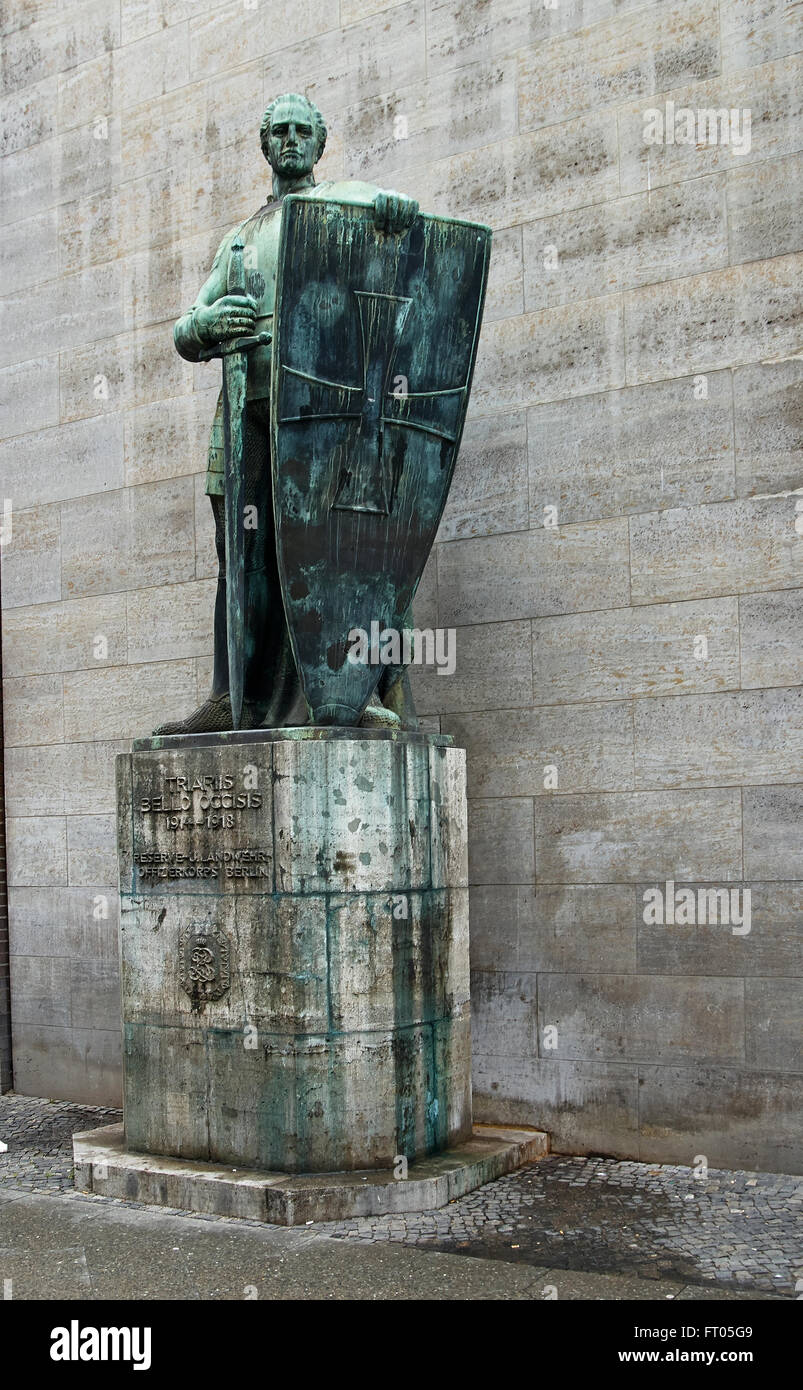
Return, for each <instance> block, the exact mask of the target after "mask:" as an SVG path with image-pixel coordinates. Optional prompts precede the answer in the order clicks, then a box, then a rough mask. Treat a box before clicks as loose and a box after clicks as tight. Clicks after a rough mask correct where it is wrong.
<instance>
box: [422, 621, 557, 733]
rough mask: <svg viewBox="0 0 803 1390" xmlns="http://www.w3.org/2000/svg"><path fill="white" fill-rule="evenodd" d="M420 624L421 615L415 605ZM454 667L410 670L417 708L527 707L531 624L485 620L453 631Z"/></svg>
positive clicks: (530, 685) (451, 710) (444, 711)
mask: <svg viewBox="0 0 803 1390" xmlns="http://www.w3.org/2000/svg"><path fill="white" fill-rule="evenodd" d="M416 625H417V626H421V619H420V618H419V616H418V609H416ZM453 641H454V657H455V669H454V671H453V672H452V673H451V674H449V672H448V670H447V668H446V666H445V665H443V664H441V666H440V667H439V666H438V665H421V666H418V667H414V668H413V670H412V672H411V680H412V683H413V694H414V696H415V704H416V709H417V710H418V711H419V712H420V713H421V714H427V713H428V712H429V711H431V710H438V711H440V712H441V713H442V714H453V713H454V714H457V713H460V712H462V711H463V710H472V709H495V708H496V707H498V706H499V705H507V706H508V707H510V708H515V707H516V706H528V705H531V704H532V699H533V665H532V643H531V640H530V624H529V623H527V622H518V623H499V624H490V623H482V624H479V625H478V626H477V627H460V628H456V629H455V630H454V639H453Z"/></svg>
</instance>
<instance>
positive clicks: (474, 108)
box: [344, 57, 518, 180]
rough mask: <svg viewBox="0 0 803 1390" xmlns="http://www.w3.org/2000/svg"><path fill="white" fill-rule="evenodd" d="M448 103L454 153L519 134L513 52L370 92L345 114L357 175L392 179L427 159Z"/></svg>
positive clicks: (348, 152) (348, 153)
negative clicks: (431, 78)
mask: <svg viewBox="0 0 803 1390" xmlns="http://www.w3.org/2000/svg"><path fill="white" fill-rule="evenodd" d="M444 104H446V106H447V107H448V108H449V110H451V111H452V112H453V113H454V114H453V119H452V130H451V140H450V145H451V148H452V151H453V153H455V154H458V153H462V152H463V151H464V150H471V149H474V148H476V147H477V146H482V145H488V144H491V143H492V142H495V141H498V140H499V141H501V140H504V139H505V138H507V137H510V136H515V135H516V133H517V116H518V111H517V104H516V63H515V59H514V58H513V57H508V58H507V59H503V60H500V61H498V62H493V61H491V62H488V61H483V62H480V63H472V64H470V65H468V66H465V67H461V68H460V69H459V70H458V71H456V72H451V73H449V74H448V75H446V76H444V78H443V81H442V82H439V83H438V84H437V86H436V85H434V84H433V83H431V82H419V83H415V85H413V86H410V87H406V88H405V89H404V91H403V92H399V90H398V87H397V88H396V89H395V90H394V91H392V92H388V93H384V94H382V95H381V96H379V97H378V98H377V97H376V96H372V97H370V98H369V99H368V100H367V101H361V102H359V103H358V105H356V106H353V107H351V108H350V109H349V110H348V112H347V113H346V117H345V120H344V127H345V156H346V163H347V166H348V168H349V169H350V170H351V171H352V173H353V177H354V178H362V179H369V180H371V179H381V178H387V176H388V175H389V174H391V173H393V174H395V173H396V171H397V170H400V169H406V168H407V167H408V166H410V165H421V164H424V163H426V160H427V159H428V158H429V157H430V155H431V152H432V148H433V144H435V145H437V143H438V141H439V137H440V131H441V129H442V125H443V110H444Z"/></svg>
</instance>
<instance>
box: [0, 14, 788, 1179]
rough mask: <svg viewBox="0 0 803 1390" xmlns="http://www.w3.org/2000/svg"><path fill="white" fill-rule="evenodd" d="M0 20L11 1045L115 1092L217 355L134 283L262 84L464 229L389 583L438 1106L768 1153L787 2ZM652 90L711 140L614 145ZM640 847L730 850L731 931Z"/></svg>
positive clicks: (181, 697)
mask: <svg viewBox="0 0 803 1390" xmlns="http://www.w3.org/2000/svg"><path fill="white" fill-rule="evenodd" d="M3 28H4V35H3V58H2V79H3V91H2V99H1V100H0V105H1V106H2V113H1V114H2V121H1V122H0V125H1V126H2V137H1V138H2V159H0V199H1V201H2V217H3V222H4V226H3V230H2V246H1V247H0V260H1V261H2V271H3V274H2V286H0V290H1V291H2V311H3V326H4V327H3V333H2V335H0V400H1V401H2V408H3V415H2V427H0V435H2V442H0V487H1V489H2V495H3V497H6V498H10V499H11V501H12V503H13V535H12V537H11V538H10V539H9V538H8V537H6V543H5V544H4V546H3V554H2V566H3V586H2V588H3V666H4V709H5V736H6V797H7V805H6V813H7V827H8V858H9V885H10V886H9V897H10V931H11V961H12V1009H13V1022H14V1060H15V1068H16V1073H15V1074H16V1085H17V1087H18V1088H19V1089H20V1090H22V1091H28V1092H32V1093H37V1094H43V1095H53V1096H66V1097H69V1098H74V1099H85V1100H96V1101H101V1102H113V1101H114V1100H115V1099H117V1098H118V1097H119V1075H120V1070H119V1031H118V994H117V990H118V983H117V898H116V892H115V888H114V884H115V861H114V824H113V806H114V801H113V787H114V773H113V769H114V755H115V753H117V752H120V751H125V750H126V749H127V747H128V746H129V744H128V741H129V740H130V739H131V737H132V736H134V735H138V734H141V733H143V732H147V731H148V730H149V729H150V728H151V727H152V726H153V724H154V723H156V722H157V721H159V720H161V719H164V718H168V717H171V716H173V715H175V714H179V713H181V712H182V711H183V710H185V709H188V708H190V707H191V705H192V704H193V703H194V702H195V700H196V697H201V696H202V695H203V694H205V692H206V689H207V687H208V681H209V675H210V664H211V663H210V651H211V616H212V593H213V582H214V581H213V575H214V555H213V546H212V528H211V524H210V520H211V518H210V513H209V508H208V503H207V502H206V499H205V497H204V496H203V464H204V451H205V442H206V434H207V430H208V426H209V422H210V419H211V415H212V411H213V406H214V400H215V397H216V390H217V384H216V383H217V373H218V369H217V368H216V367H214V366H210V367H192V366H190V365H189V364H187V363H184V362H182V361H181V359H179V358H178V357H177V356H176V354H175V353H174V351H173V348H172V340H171V326H172V322H173V320H174V319H175V317H176V316H177V315H178V314H179V312H180V311H181V310H182V309H184V308H186V307H187V305H188V304H189V303H191V302H192V299H193V297H194V294H195V292H196V290H197V288H198V287H199V285H200V284H201V282H202V280H203V278H204V276H205V273H206V269H207V267H208V264H209V262H210V259H211V255H212V253H213V251H214V248H215V247H216V245H217V242H218V240H219V238H220V236H221V235H222V234H223V232H224V231H225V230H226V229H227V228H228V227H229V226H231V225H233V224H234V223H235V222H236V221H237V220H238V219H239V218H240V217H241V216H243V215H244V214H245V213H247V212H248V211H250V210H252V209H253V208H255V207H256V206H257V205H258V204H259V203H260V202H261V201H262V200H263V197H264V194H265V192H266V189H267V186H268V180H267V168H266V166H265V164H264V162H263V160H262V157H261V154H260V151H259V147H258V138H257V129H258V124H259V118H260V115H261V112H262V110H263V108H264V106H265V105H266V104H267V102H268V100H269V99H271V98H272V97H273V96H274V95H276V94H277V93H278V92H280V91H282V90H287V89H288V88H289V89H297V90H300V91H306V92H308V93H309V94H310V96H312V97H313V98H314V100H315V101H317V102H318V104H319V105H320V106H321V108H322V109H323V111H324V113H325V115H326V117H327V120H328V123H329V127H330V137H329V145H328V148H327V152H326V155H325V157H324V160H323V162H322V165H321V166H320V176H322V177H327V176H329V177H332V176H342V175H344V174H349V175H353V176H358V177H364V178H368V179H372V180H374V181H377V182H381V183H384V184H386V185H390V186H395V187H398V188H400V189H402V190H403V191H405V192H408V193H410V194H413V195H414V196H416V197H418V198H419V199H420V201H421V203H422V206H423V207H424V208H425V209H427V210H432V211H441V212H446V213H451V214H453V215H457V216H464V217H469V218H474V219H480V220H484V221H487V222H488V223H490V225H491V226H492V227H493V228H494V233H495V242H494V253H493V261H492V271H491V284H490V287H489V296H488V304H487V312H486V322H485V328H484V332H483V337H482V341H481V346H480V354H479V359H478V364H477V373H476V379H475V387H474V394H473V401H472V407H471V412H470V418H469V421H468V424H467V427H466V435H465V441H464V446H463V450H462V454H461V458H460V462H459V464H458V471H457V475H456V478H455V483H454V487H453V492H452V497H451V500H450V502H449V505H448V509H447V512H446V514H445V516H444V519H443V523H442V526H441V531H440V536H439V542H438V544H437V546H436V550H435V553H434V555H433V558H432V561H431V563H430V565H429V566H428V570H427V573H426V576H425V580H424V582H423V585H422V589H421V592H420V596H419V603H418V608H417V614H416V616H417V621H418V623H419V625H422V626H423V625H434V624H439V625H441V626H443V627H446V628H454V629H455V630H456V640H457V668H456V671H455V674H454V675H453V676H452V677H450V678H447V677H445V676H439V675H438V674H437V673H436V672H435V671H434V669H429V670H420V671H418V672H417V673H416V678H415V687H416V693H417V698H418V702H419V707H420V710H421V711H422V713H423V715H424V716H425V721H424V722H425V724H426V726H427V727H430V728H440V729H441V730H442V731H444V732H449V733H452V734H454V735H455V736H456V738H457V739H458V740H459V741H461V742H463V743H464V744H465V746H466V748H467V750H468V774H469V798H470V819H471V826H470V833H471V840H470V856H471V863H470V877H471V884H472V887H471V929H472V952H473V966H474V984H473V1029H474V1057H475V1078H474V1080H475V1110H476V1112H477V1113H478V1115H479V1117H480V1118H484V1119H487V1120H498V1121H503V1120H510V1121H513V1122H516V1123H528V1124H534V1125H540V1126H543V1127H544V1128H546V1129H548V1130H549V1131H550V1132H551V1134H552V1137H553V1145H554V1147H555V1148H558V1149H567V1150H572V1151H578V1152H602V1153H613V1154H623V1155H631V1156H641V1157H643V1158H648V1159H652V1160H656V1161H660V1160H666V1161H676V1162H682V1163H690V1162H692V1160H693V1159H694V1157H695V1156H696V1155H698V1154H701V1153H703V1154H705V1155H706V1156H707V1158H708V1160H709V1162H710V1163H712V1164H722V1165H726V1166H727V1165H740V1166H748V1167H767V1168H779V1169H784V1168H786V1169H790V1168H794V1167H799V1164H800V1159H799V1151H798V1156H797V1157H796V1156H795V1149H794V1137H795V1123H796V1120H795V1117H796V1115H799V1113H800V1091H801V1071H803V1068H802V1067H801V1061H800V1053H799V1050H797V1049H798V1047H799V1041H798V1039H799V1018H800V993H799V983H798V982H797V981H796V976H798V975H799V972H800V923H801V895H800V881H801V879H803V863H802V862H801V854H800V843H801V836H800V803H801V797H802V796H803V790H802V789H803V761H802V760H801V741H802V740H801V690H800V685H801V643H800V612H801V603H800V585H801V573H803V571H802V569H801V556H803V534H801V533H802V532H803V520H801V515H803V486H802V485H803V477H801V468H800V456H799V452H798V450H799V439H800V416H801V410H800V404H799V401H800V397H799V383H800V375H801V361H800V354H801V334H800V311H799V297H798V290H799V284H800V257H799V256H798V255H796V253H797V252H798V250H799V233H798V225H799V217H796V212H797V209H798V207H799V199H800V162H801V144H802V143H803V140H802V138H801V137H802V136H803V122H801V111H800V103H801V92H802V91H803V83H801V73H800V55H799V50H800V47H801V41H800V39H801V5H800V3H799V2H797V0H555V3H551V0H550V3H546V2H545V0H402V3H396V4H393V3H391V4H384V3H382V2H381V0H340V3H339V4H338V3H337V0H304V3H302V4H300V5H297V6H295V7H292V8H289V7H288V6H287V5H286V3H285V0H232V3H228V4H221V3H218V2H217V0H211V3H210V2H209V0H89V2H88V3H87V2H86V0H84V2H83V3H65V4H62V5H57V4H56V3H55V0H50V2H49V3H43V2H40V3H37V0H28V3H25V0H8V3H7V4H6V6H5V7H4V18H3ZM667 103H673V104H674V107H673V110H674V111H675V112H678V113H680V112H683V113H685V112H690V113H691V115H692V119H696V118H697V113H699V112H705V111H708V110H713V111H718V110H723V111H727V112H728V113H731V112H732V113H733V116H734V121H735V122H736V124H735V125H734V124H733V123H732V124H731V127H730V130H731V133H732V134H739V135H740V136H741V137H742V139H741V147H740V148H739V147H737V146H735V145H734V144H733V143H732V142H729V143H727V144H726V143H723V140H722V139H721V136H722V134H723V128H722V125H721V124H720V126H719V130H718V138H717V139H716V142H715V143H709V142H708V140H707V138H706V135H705V132H702V135H703V138H702V139H701V138H699V136H700V134H701V131H700V129H699V127H695V132H694V137H693V143H684V142H683V141H677V140H676V141H675V142H674V143H667V142H666V141H664V142H663V143H647V142H646V141H645V129H646V126H645V112H648V111H650V110H651V109H652V110H654V111H656V112H659V113H661V117H662V120H663V122H664V125H666V123H667V119H668V118H667ZM745 112H749V113H750V129H749V142H748V141H747V140H746V139H744V138H743V137H744V136H745V132H746V126H745V119H744V113H745ZM681 119H685V117H682V118H681ZM673 128H674V129H677V117H676V118H675V124H674V127H673ZM748 145H749V147H748ZM667 880H671V881H673V882H674V883H675V884H676V886H677V889H678V890H680V889H681V888H688V887H691V888H692V889H693V890H694V894H695V901H696V894H697V891H698V889H703V890H705V889H712V890H713V889H717V888H723V887H725V886H727V887H728V889H730V888H734V889H738V890H739V891H740V892H742V890H744V889H750V892H751V901H752V916H751V925H750V931H749V932H747V933H744V934H737V933H735V932H734V930H733V925H734V924H730V925H726V924H722V923H721V922H720V923H718V924H716V925H709V924H708V923H706V924H705V925H691V924H683V923H681V924H675V925H658V924H648V923H646V922H645V920H644V910H645V902H644V894H645V893H646V892H649V890H650V889H654V888H656V887H658V886H660V887H661V888H663V887H664V885H665V883H666V882H667ZM740 900H741V901H742V902H743V901H744V899H743V897H742V898H741V899H740Z"/></svg>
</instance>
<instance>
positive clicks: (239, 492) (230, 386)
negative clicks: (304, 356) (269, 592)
mask: <svg viewBox="0 0 803 1390" xmlns="http://www.w3.org/2000/svg"><path fill="white" fill-rule="evenodd" d="M247 372H248V359H247V357H246V354H245V353H244V352H232V353H229V354H227V355H226V356H225V357H224V358H223V483H224V500H225V524H224V530H225V537H226V644H227V648H228V656H229V696H230V698H231V720H232V728H234V729H239V727H240V721H241V719H242V711H243V683H244V678H245V669H244V653H245V533H244V530H243V507H244V500H245V479H244V477H243V425H244V418H243V417H244V413H245V393H246V380H247Z"/></svg>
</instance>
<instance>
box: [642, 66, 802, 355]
mask: <svg viewBox="0 0 803 1390" xmlns="http://www.w3.org/2000/svg"><path fill="white" fill-rule="evenodd" d="M802 61H803V60H801V56H800V54H795V55H794V56H791V55H790V56H789V57H788V58H785V59H782V60H780V61H776V62H770V63H766V64H763V65H762V66H760V67H757V68H752V69H750V68H748V69H746V70H744V71H739V72H729V73H727V74H725V75H724V76H722V77H716V78H713V79H712V80H711V81H708V82H695V83H693V84H692V85H691V86H686V87H676V88H674V89H673V90H672V92H671V93H668V94H667V96H671V100H672V101H674V103H675V109H676V111H677V110H679V109H680V108H683V109H684V110H692V111H694V112H695V113H696V112H697V111H699V110H712V109H713V110H723V109H725V110H729V111H731V110H735V111H737V112H738V114H739V118H740V124H739V127H738V129H742V128H743V127H742V125H741V121H742V114H741V113H742V112H743V111H745V110H747V111H750V113H751V131H750V149H749V150H746V149H745V151H744V152H743V153H741V154H734V147H733V145H732V144H730V143H728V144H725V143H723V142H721V141H718V142H717V143H716V144H713V145H712V144H708V143H706V142H705V141H696V142H695V143H694V144H691V145H688V144H679V143H678V142H677V141H676V142H675V143H674V144H667V143H664V144H649V143H647V142H646V141H645V139H644V112H645V108H647V107H651V108H657V109H658V110H660V111H662V112H663V111H664V102H665V100H666V97H663V96H659V97H658V98H657V100H650V101H649V102H646V101H637V102H632V103H630V102H628V103H627V105H625V106H622V107H620V108H619V111H618V120H619V147H620V158H621V185H622V186H621V190H620V191H621V192H622V193H635V192H637V191H638V190H639V189H647V188H658V187H660V186H661V185H663V184H668V183H680V182H682V181H683V180H684V179H689V178H699V177H700V176H701V175H703V174H712V173H715V172H716V171H717V170H720V169H726V170H730V169H734V168H743V167H745V166H746V165H747V164H749V163H754V162H758V161H764V160H769V159H778V158H780V157H781V156H783V155H786V154H793V153H795V152H796V151H797V150H798V149H799V148H800V112H801V91H803V84H801V80H800V77H801V64H802ZM686 370H687V371H688V370H689V368H688V366H687V368H686Z"/></svg>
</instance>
